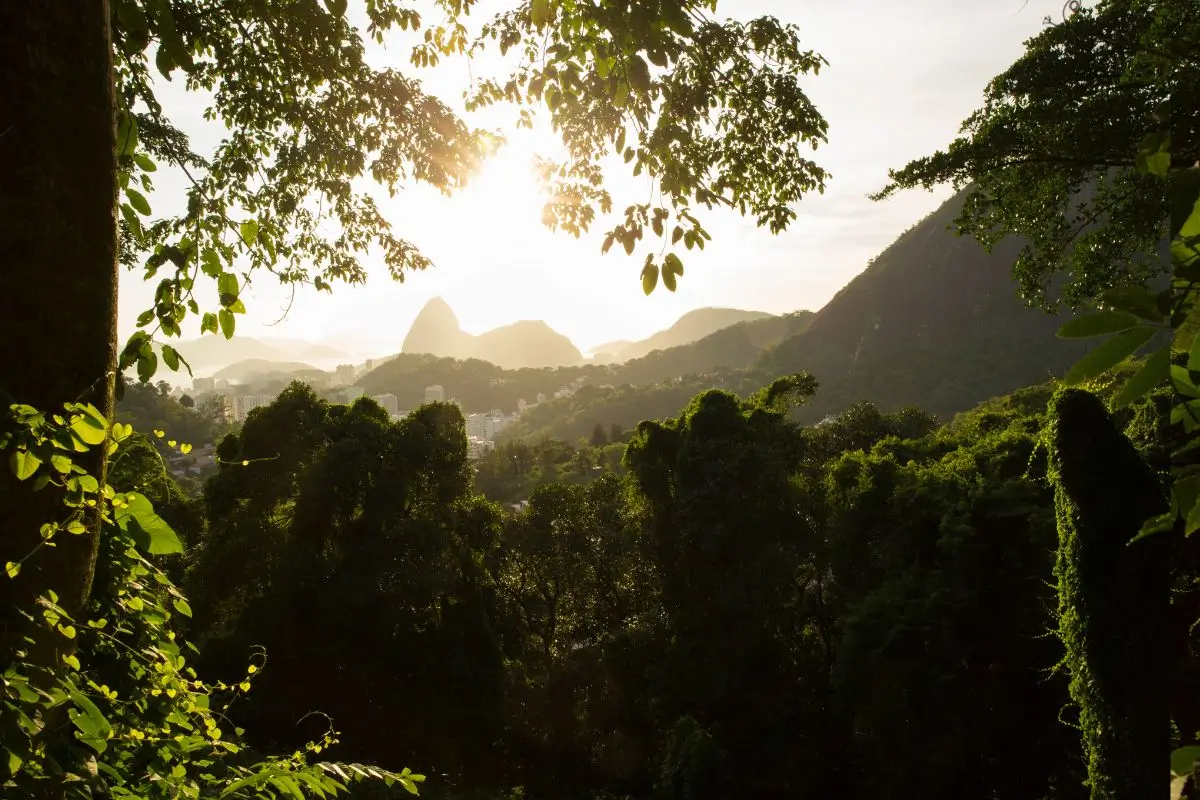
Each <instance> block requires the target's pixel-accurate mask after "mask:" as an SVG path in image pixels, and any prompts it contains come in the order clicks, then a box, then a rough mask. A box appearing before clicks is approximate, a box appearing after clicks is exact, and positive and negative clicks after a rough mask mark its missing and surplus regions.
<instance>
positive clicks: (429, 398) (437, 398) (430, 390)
mask: <svg viewBox="0 0 1200 800" xmlns="http://www.w3.org/2000/svg"><path fill="white" fill-rule="evenodd" d="M425 402H426V403H444V402H446V390H445V389H443V388H442V387H441V386H426V387H425Z"/></svg>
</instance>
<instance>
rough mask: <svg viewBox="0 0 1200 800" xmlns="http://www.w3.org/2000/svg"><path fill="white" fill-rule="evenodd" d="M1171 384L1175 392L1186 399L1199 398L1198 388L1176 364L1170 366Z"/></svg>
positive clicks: (1188, 375)
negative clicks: (1186, 397) (1185, 396)
mask: <svg viewBox="0 0 1200 800" xmlns="http://www.w3.org/2000/svg"><path fill="white" fill-rule="evenodd" d="M1171 383H1173V384H1174V385H1175V390H1176V391H1177V392H1179V393H1180V394H1183V395H1187V396H1188V397H1200V388H1198V387H1197V386H1196V384H1195V382H1194V381H1192V376H1191V375H1190V374H1189V373H1188V371H1187V370H1186V369H1184V368H1183V367H1181V366H1179V365H1178V364H1172V365H1171Z"/></svg>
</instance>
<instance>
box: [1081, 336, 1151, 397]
mask: <svg viewBox="0 0 1200 800" xmlns="http://www.w3.org/2000/svg"><path fill="white" fill-rule="evenodd" d="M1154 334H1155V329H1154V328H1147V327H1144V326H1139V327H1137V328H1133V329H1131V330H1127V331H1125V332H1124V333H1118V334H1117V335H1116V336H1114V337H1112V338H1111V339H1108V340H1107V341H1105V342H1103V343H1102V344H1100V345H1097V346H1096V347H1094V348H1092V350H1090V351H1089V352H1088V353H1087V355H1085V356H1084V357H1083V358H1081V359H1079V361H1077V362H1076V363H1075V366H1073V367H1071V369H1070V370H1068V371H1067V374H1066V377H1064V378H1063V383H1065V384H1066V385H1067V386H1074V385H1076V384H1079V383H1082V382H1084V381H1086V380H1091V379H1092V378H1095V377H1097V376H1099V375H1102V374H1104V373H1105V372H1107V371H1108V370H1110V369H1112V368H1113V367H1115V366H1116V365H1117V364H1120V363H1121V362H1122V361H1124V360H1125V359H1126V358H1128V357H1129V356H1131V355H1133V354H1134V353H1136V352H1137V351H1138V350H1139V349H1140V348H1141V347H1142V346H1143V345H1144V344H1146V342H1148V341H1150V340H1151V339H1152V338H1153V337H1154Z"/></svg>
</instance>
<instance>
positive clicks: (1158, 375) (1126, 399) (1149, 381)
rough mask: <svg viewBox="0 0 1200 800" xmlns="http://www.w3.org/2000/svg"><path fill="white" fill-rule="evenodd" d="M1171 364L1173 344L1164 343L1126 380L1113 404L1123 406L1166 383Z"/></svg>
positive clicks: (1118, 406)
mask: <svg viewBox="0 0 1200 800" xmlns="http://www.w3.org/2000/svg"><path fill="white" fill-rule="evenodd" d="M1170 366H1171V346H1170V345H1169V344H1168V345H1163V346H1162V347H1160V348H1159V349H1158V350H1156V351H1154V353H1153V354H1152V355H1150V357H1149V358H1147V359H1146V363H1144V364H1142V368H1141V369H1139V370H1138V371H1137V372H1136V373H1134V375H1133V377H1131V378H1130V379H1129V380H1128V381H1126V382H1125V385H1124V386H1122V387H1121V391H1119V392H1117V396H1116V397H1115V398H1113V404H1114V405H1116V407H1117V408H1121V407H1123V406H1127V405H1129V404H1130V403H1132V402H1134V401H1135V400H1138V399H1140V398H1141V397H1143V396H1145V395H1146V394H1147V393H1148V392H1150V391H1151V390H1152V389H1154V387H1155V386H1158V385H1159V384H1160V383H1164V382H1165V381H1166V380H1167V379H1168V378H1169V377H1170V375H1171V371H1170Z"/></svg>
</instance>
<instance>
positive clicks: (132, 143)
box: [117, 110, 138, 156]
mask: <svg viewBox="0 0 1200 800" xmlns="http://www.w3.org/2000/svg"><path fill="white" fill-rule="evenodd" d="M137 144H138V133H137V118H136V117H134V116H133V115H132V114H130V113H129V112H128V111H124V110H122V111H118V112H117V155H119V156H127V155H130V154H132V153H133V151H134V150H136V149H137Z"/></svg>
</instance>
